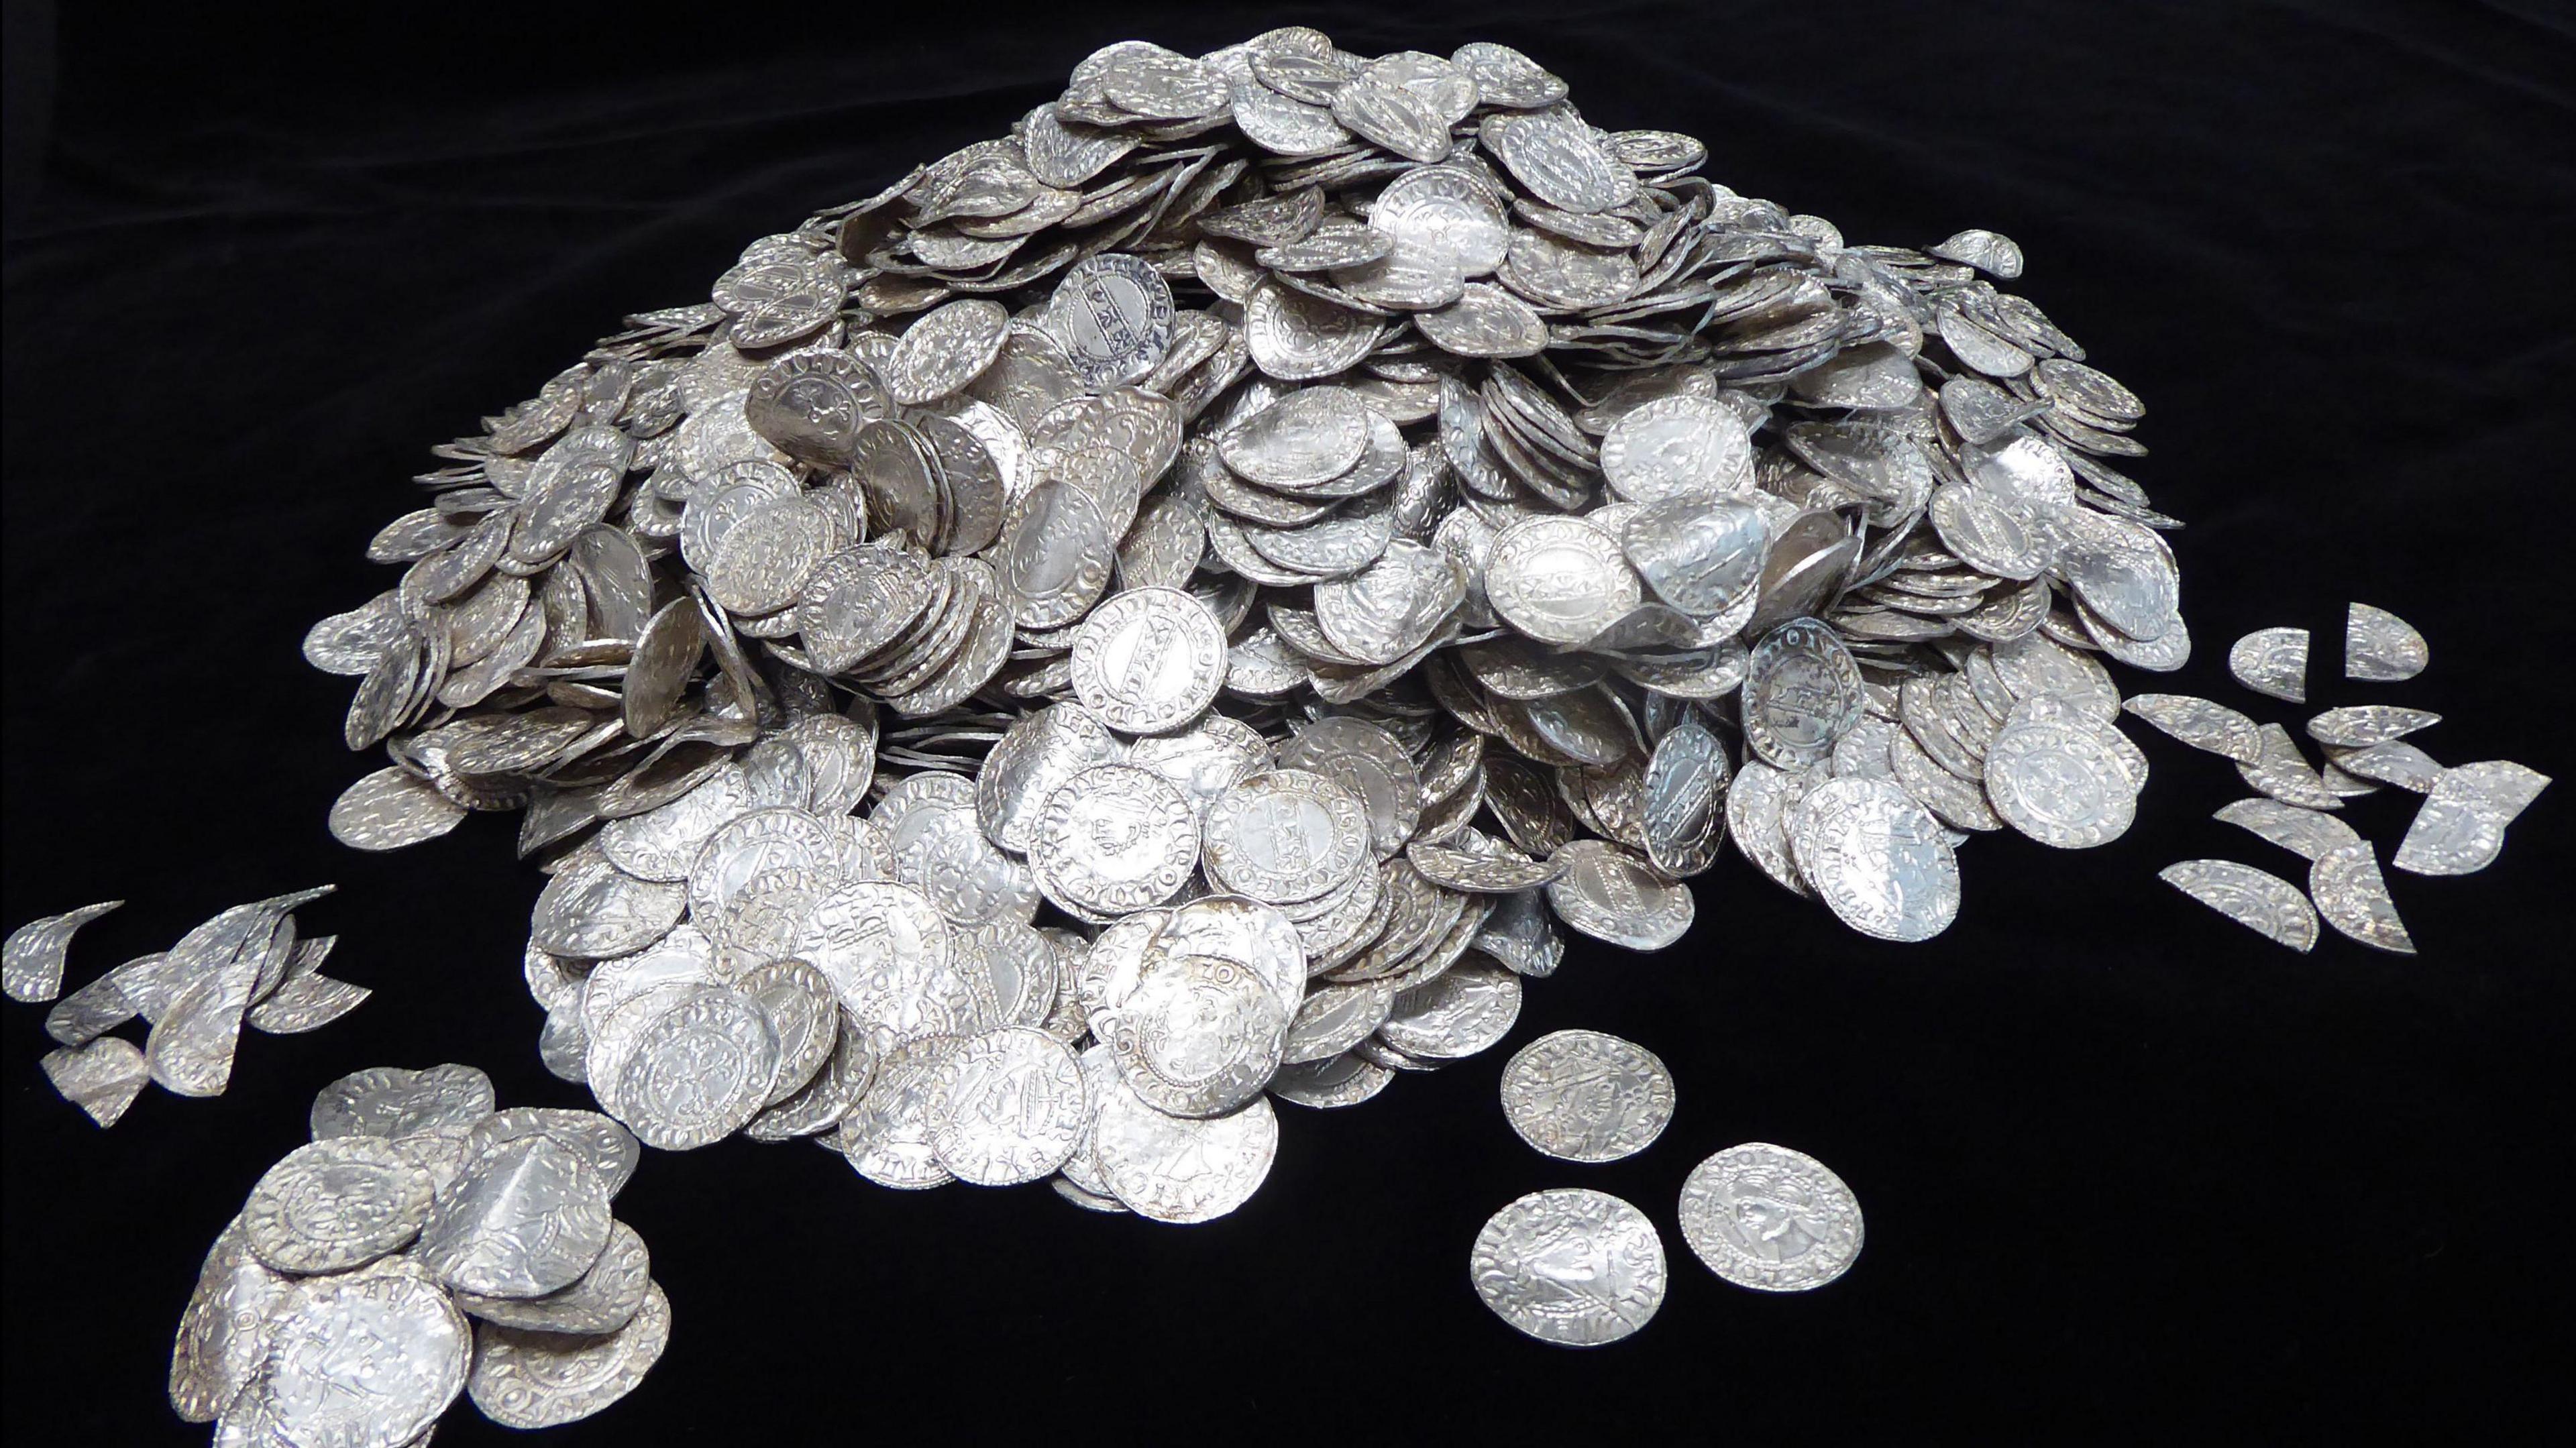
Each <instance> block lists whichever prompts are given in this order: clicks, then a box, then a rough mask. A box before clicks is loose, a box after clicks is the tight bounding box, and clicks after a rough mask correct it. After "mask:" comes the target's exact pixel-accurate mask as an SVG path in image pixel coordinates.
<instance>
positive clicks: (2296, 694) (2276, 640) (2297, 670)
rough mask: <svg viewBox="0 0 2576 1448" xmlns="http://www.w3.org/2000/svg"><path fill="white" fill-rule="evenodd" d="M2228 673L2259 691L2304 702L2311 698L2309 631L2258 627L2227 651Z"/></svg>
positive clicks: (2291, 700) (2259, 692) (2293, 701)
mask: <svg viewBox="0 0 2576 1448" xmlns="http://www.w3.org/2000/svg"><path fill="white" fill-rule="evenodd" d="M2227 672H2228V673H2230V674H2233V675H2235V677H2236V682H2238V683H2240V684H2243V685H2244V686H2245V687H2246V688H2249V689H2251V690H2253V691H2254V692H2255V693H2258V694H2269V695H2271V696H2272V697H2273V698H2275V699H2287V700H2289V701H2290V702H2291V703H2293V704H2299V703H2304V702H2306V700H2307V697H2308V631H2307V630H2306V629H2303V628H2267V629H2257V630H2255V631H2254V632H2252V633H2250V634H2247V635H2246V636H2245V637H2243V638H2241V639H2238V640H2237V641H2236V643H2235V644H2234V646H2233V647H2231V648H2229V649H2228V651H2227Z"/></svg>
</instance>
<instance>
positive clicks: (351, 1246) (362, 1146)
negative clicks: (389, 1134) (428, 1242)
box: [242, 1136, 431, 1274]
mask: <svg viewBox="0 0 2576 1448" xmlns="http://www.w3.org/2000/svg"><path fill="white" fill-rule="evenodd" d="M430 1195H431V1181H430V1175H429V1173H428V1172H427V1171H424V1170H422V1169H421V1168H420V1167H419V1166H417V1165H415V1164H414V1163H413V1162H412V1161H411V1160H410V1158H408V1157H407V1156H405V1155H404V1154H403V1152H402V1151H401V1150H400V1149H399V1148H398V1147H397V1146H396V1145H395V1144H394V1143H393V1142H390V1141H385V1140H381V1139H379V1138H375V1137H367V1136H339V1137H330V1138H326V1139H324V1140H321V1141H316V1142H312V1143H310V1144H308V1145H305V1146H300V1147H297V1148H296V1149H295V1150H294V1151H291V1152H289V1153H287V1154H286V1156H285V1157H284V1158H283V1159H281V1160H280V1161H279V1162H278V1163H277V1165H275V1166H273V1167H270V1168H269V1169H268V1172H267V1174H266V1175H264V1176H262V1177H261V1178H260V1179H259V1182H258V1183H257V1184H256V1185H254V1186H253V1187H252V1188H251V1192H250V1200H249V1201H248V1202H247V1203H246V1204H245V1205H244V1206H243V1207H242V1232H243V1243H244V1245H246V1246H248V1247H249V1248H250V1250H251V1253H252V1255H253V1256H256V1257H258V1258H259V1260H260V1261H262V1262H264V1263H266V1264H267V1265H268V1266H270V1267H272V1268H274V1269H276V1270H277V1271H280V1272H292V1273H297V1274H305V1273H315V1272H345V1271H347V1270H348V1269H350V1268H352V1267H361V1266H364V1265H366V1264H367V1263H369V1262H372V1261H374V1260H376V1259H377V1258H379V1257H382V1256H384V1255H385V1254H386V1253H388V1252H394V1251H398V1250H400V1249H401V1248H402V1247H403V1245H404V1244H405V1243H408V1242H409V1241H411V1239H412V1238H414V1237H416V1236H418V1235H419V1234H420V1228H421V1223H423V1222H424V1221H426V1220H428V1218H429V1208H430Z"/></svg>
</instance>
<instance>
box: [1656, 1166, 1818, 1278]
mask: <svg viewBox="0 0 2576 1448" xmlns="http://www.w3.org/2000/svg"><path fill="white" fill-rule="evenodd" d="M1681 1220H1682V1240H1683V1241H1685V1242H1687V1243H1689V1244H1690V1249H1691V1252H1692V1254H1693V1255H1695V1256H1697V1257H1698V1258H1699V1259H1700V1261H1702V1262H1704V1263H1706V1264H1708V1270H1710V1271H1711V1272H1714V1273H1716V1274H1717V1275H1718V1276H1719V1277H1721V1278H1723V1279H1725V1280H1726V1281H1728V1282H1732V1283H1734V1284H1735V1285H1736V1286H1738V1287H1750V1288H1752V1289H1754V1290H1755V1291H1757V1292H1807V1291H1812V1290H1814V1289H1815V1288H1818V1287H1822V1286H1824V1285H1825V1284H1826V1283H1828V1282H1831V1281H1833V1280H1834V1279H1836V1278H1838V1277H1840V1276H1842V1275H1843V1274H1844V1273H1846V1272H1848V1271H1850V1270H1851V1267H1852V1263H1853V1261H1854V1260H1856V1259H1857V1258H1858V1257H1859V1256H1860V1249H1861V1239H1862V1236H1863V1231H1862V1225H1861V1214H1860V1203H1859V1201H1858V1200H1857V1199H1855V1198H1854V1197H1853V1196H1852V1191H1851V1188H1850V1187H1847V1186H1845V1185H1843V1179H1842V1178H1841V1177H1838V1176H1836V1175H1834V1174H1833V1172H1832V1171H1831V1170H1829V1169H1827V1167H1826V1166H1825V1164H1824V1163H1823V1162H1820V1161H1818V1160H1816V1159H1815V1158H1814V1157H1812V1156H1809V1155H1807V1154H1806V1153H1805V1152H1801V1151H1791V1150H1790V1149H1789V1148H1787V1147H1785V1146H1772V1145H1769V1144H1768V1143H1765V1142H1758V1141H1755V1142H1747V1143H1745V1144H1744V1145H1742V1146H1730V1147H1728V1148H1727V1149H1726V1150H1724V1151H1721V1152H1719V1153H1717V1154H1716V1155H1715V1156H1712V1157H1710V1158H1709V1159H1708V1160H1706V1161H1703V1162H1701V1163H1700V1164H1699V1165H1698V1166H1696V1167H1693V1168H1692V1169H1691V1174H1690V1177H1689V1179H1688V1180H1686V1181H1684V1182H1683V1183H1682V1200H1681Z"/></svg>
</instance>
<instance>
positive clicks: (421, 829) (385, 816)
mask: <svg viewBox="0 0 2576 1448" xmlns="http://www.w3.org/2000/svg"><path fill="white" fill-rule="evenodd" d="M467 813H468V811H467V810H466V808H465V807H464V806H463V805H460V804H458V803H456V802H455V801H454V800H451V799H449V798H448V797H447V796H446V795H444V794H441V793H439V791H438V787H437V786H436V785H434V784H432V783H431V782H430V781H428V780H426V779H423V778H421V777H420V776H419V775H416V774H413V773H411V772H410V771H409V770H404V769H379V770H377V771H376V772H375V773H373V774H370V775H367V776H365V777H363V778H361V779H359V780H358V781H357V782H356V783H355V784H352V785H350V786H349V787H348V788H347V789H346V790H343V791H342V792H341V794H340V797H339V798H338V799H336V800H334V801H332V804H331V818H330V827H331V838H333V839H335V840H338V841H339V842H340V843H342V844H344V845H347V846H348V847H350V848H351V849H355V850H398V849H401V848H402V847H404V846H405V845H416V844H419V843H420V842H421V841H423V840H432V839H436V838H438V837H439V836H440V835H443V834H446V833H447V832H448V831H449V830H452V829H454V828H456V827H457V825H459V824H461V823H463V822H464V819H465V816H466V814H467Z"/></svg>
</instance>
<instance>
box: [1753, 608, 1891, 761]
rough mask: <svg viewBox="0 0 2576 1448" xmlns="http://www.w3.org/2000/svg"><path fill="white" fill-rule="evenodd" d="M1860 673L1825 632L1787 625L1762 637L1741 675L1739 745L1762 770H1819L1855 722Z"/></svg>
mask: <svg viewBox="0 0 2576 1448" xmlns="http://www.w3.org/2000/svg"><path fill="white" fill-rule="evenodd" d="M1861 699H1862V695H1861V687H1860V666H1859V665H1858V664H1856V663H1854V662H1853V661H1852V656H1851V650H1849V649H1846V648H1844V647H1843V642H1842V640H1841V639H1840V638H1838V637H1837V636H1836V635H1835V634H1834V631H1833V629H1832V627H1831V626H1829V625H1827V624H1826V623H1824V622H1823V621H1822V620H1819V619H1812V618H1793V619H1791V620H1789V621H1788V622H1787V623H1784V624H1782V625H1780V626H1779V627H1778V628H1775V629H1773V630H1772V631H1771V632H1770V633H1768V634H1766V635H1764V636H1763V639H1762V642H1761V643H1760V644H1759V645H1757V646H1755V648H1754V650H1753V659H1752V662H1751V663H1750V664H1749V665H1747V666H1746V669H1745V674H1744V742H1745V744H1746V746H1747V747H1749V748H1750V749H1752V751H1753V752H1754V753H1755V754H1757V755H1760V756H1761V757H1762V760H1763V762H1764V763H1766V764H1770V765H1772V766H1774V767H1776V768H1780V769H1798V768H1803V767H1804V766H1807V765H1810V764H1822V763H1823V762H1824V761H1825V760H1826V759H1827V758H1828V757H1829V756H1831V755H1832V754H1833V752H1834V744H1835V742H1836V741H1837V740H1839V739H1841V738H1842V737H1843V734H1844V733H1845V732H1846V731H1847V730H1849V729H1850V728H1851V727H1852V725H1853V724H1855V723H1858V722H1859V720H1860V715H1861Z"/></svg>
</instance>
